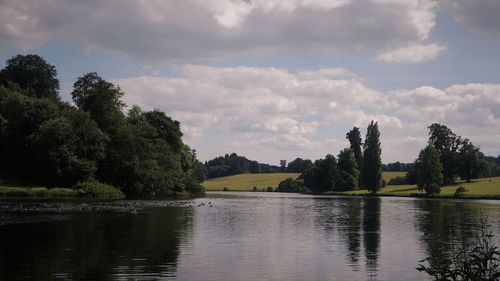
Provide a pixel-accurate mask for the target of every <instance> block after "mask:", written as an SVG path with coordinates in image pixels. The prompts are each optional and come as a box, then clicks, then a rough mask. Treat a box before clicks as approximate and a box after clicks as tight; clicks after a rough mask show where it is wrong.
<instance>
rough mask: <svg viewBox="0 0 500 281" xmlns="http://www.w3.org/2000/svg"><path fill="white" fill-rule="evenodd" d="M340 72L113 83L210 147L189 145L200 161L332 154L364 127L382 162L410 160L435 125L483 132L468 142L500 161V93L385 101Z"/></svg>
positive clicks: (472, 89)
mask: <svg viewBox="0 0 500 281" xmlns="http://www.w3.org/2000/svg"><path fill="white" fill-rule="evenodd" d="M337 72H338V71H333V72H332V71H331V69H318V70H314V71H309V72H308V71H299V72H290V71H287V70H284V69H276V68H257V67H220V68H219V67H207V66H196V65H187V66H180V67H179V68H178V73H177V75H176V76H175V77H162V76H140V77H133V78H127V79H115V80H113V82H114V83H117V84H119V85H120V86H121V87H122V89H123V90H124V91H125V93H126V95H125V101H126V102H127V103H128V104H139V105H141V106H143V107H145V108H146V109H153V108H158V109H160V110H163V111H165V112H167V114H170V115H172V116H173V117H174V118H176V119H178V120H179V121H181V124H182V126H183V127H182V128H183V131H184V133H185V134H186V135H187V137H188V138H191V139H192V138H198V139H200V140H202V139H203V140H206V142H207V143H211V144H212V146H210V147H203V144H201V147H196V149H197V150H198V151H199V152H200V153H201V155H206V154H203V153H207V152H206V151H212V150H213V143H216V144H217V145H220V146H222V147H233V148H234V147H236V148H241V149H244V147H247V148H248V147H252V148H253V149H256V148H259V149H270V148H272V149H273V150H275V151H285V150H286V151H290V150H292V151H294V153H296V154H297V155H315V156H318V157H321V156H324V155H325V154H326V153H333V154H336V153H338V150H340V149H341V148H342V147H347V146H348V143H347V141H345V133H346V132H347V131H348V130H349V129H350V128H352V126H358V127H360V128H362V129H364V128H365V127H366V125H367V124H368V123H369V121H371V120H376V121H378V122H379V125H380V130H381V134H382V142H383V144H384V141H385V140H387V144H384V151H383V155H384V161H396V160H399V161H412V160H413V159H414V158H415V156H416V155H417V153H418V150H419V149H420V148H421V147H420V146H421V144H422V143H425V141H423V140H425V139H426V137H427V126H429V125H430V124H432V123H435V122H439V123H443V124H445V125H447V126H449V127H450V128H452V129H453V130H454V131H455V132H456V133H457V134H459V135H462V136H464V137H469V136H478V135H481V134H483V137H482V138H477V139H473V138H471V137H469V138H470V139H471V140H472V141H473V142H476V144H478V145H480V146H482V147H483V148H484V149H485V152H486V153H491V154H495V153H498V150H496V151H495V150H494V147H493V146H492V145H491V142H492V140H495V141H497V142H498V141H500V139H498V132H497V131H498V128H500V110H499V108H500V85H498V84H464V85H452V86H450V87H448V88H446V89H438V88H434V87H419V88H416V89H410V90H398V91H392V92H387V93H382V92H379V91H376V90H373V89H371V88H369V87H367V86H366V85H365V84H364V83H363V81H362V80H361V79H359V78H353V77H356V76H355V75H349V76H350V77H349V78H345V77H344V76H345V75H344V72H343V71H341V72H339V73H340V74H341V75H339V76H337ZM332 73H333V75H332ZM346 73H348V72H346ZM221 136H224V137H223V138H222V137H221ZM332 140H334V141H333V142H332ZM342 140H344V141H342ZM197 143H200V141H197ZM341 143H343V145H341ZM218 150H220V149H218ZM266 151H267V150H266ZM268 154H269V153H268ZM263 155H264V157H266V155H265V153H264V152H263ZM273 155H275V154H273ZM269 157H272V156H269Z"/></svg>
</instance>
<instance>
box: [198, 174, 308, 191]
mask: <svg viewBox="0 0 500 281" xmlns="http://www.w3.org/2000/svg"><path fill="white" fill-rule="evenodd" d="M299 175H300V174H297V173H273V174H240V175H234V176H228V177H220V178H214V179H209V180H206V181H204V182H203V183H202V185H203V187H205V189H206V190H207V191H216V190H218V191H221V190H222V189H224V187H227V188H228V189H229V190H232V191H251V190H252V189H253V187H254V186H256V187H257V188H258V189H259V190H262V189H263V188H267V187H268V186H271V187H272V188H273V189H275V188H276V187H277V186H278V184H279V183H280V182H281V181H282V180H285V179H287V178H293V179H295V178H297V177H298V176H299Z"/></svg>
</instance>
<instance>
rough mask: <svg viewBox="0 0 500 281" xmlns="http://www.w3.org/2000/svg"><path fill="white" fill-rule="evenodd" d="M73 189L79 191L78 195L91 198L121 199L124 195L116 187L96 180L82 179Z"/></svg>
mask: <svg viewBox="0 0 500 281" xmlns="http://www.w3.org/2000/svg"><path fill="white" fill-rule="evenodd" d="M73 189H74V190H76V191H78V192H80V195H81V196H82V197H85V198H93V199H123V198H125V195H124V194H123V192H122V191H121V190H119V189H117V188H116V187H114V186H112V185H109V184H104V183H99V182H96V181H84V182H80V183H77V184H75V185H74V186H73Z"/></svg>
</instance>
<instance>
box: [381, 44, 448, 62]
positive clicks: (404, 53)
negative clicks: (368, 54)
mask: <svg viewBox="0 0 500 281" xmlns="http://www.w3.org/2000/svg"><path fill="white" fill-rule="evenodd" d="M444 50H446V47H444V46H441V45H438V44H428V45H422V44H413V45H410V46H407V47H403V48H398V49H393V50H389V51H387V52H383V53H381V54H379V55H378V56H377V60H380V61H385V62H412V63H416V62H423V61H428V60H432V59H435V58H436V57H437V56H438V55H439V54H440V53H442V52H443V51H444Z"/></svg>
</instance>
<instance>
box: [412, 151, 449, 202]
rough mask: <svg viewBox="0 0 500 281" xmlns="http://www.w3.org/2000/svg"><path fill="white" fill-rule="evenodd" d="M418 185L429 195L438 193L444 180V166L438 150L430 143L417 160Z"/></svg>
mask: <svg viewBox="0 0 500 281" xmlns="http://www.w3.org/2000/svg"><path fill="white" fill-rule="evenodd" d="M415 169H416V176H417V186H418V187H419V189H424V190H425V192H426V193H427V194H429V195H433V194H437V193H439V191H440V186H441V185H442V182H443V174H442V171H443V166H442V164H441V161H440V155H439V152H438V150H437V149H436V148H435V147H434V146H432V145H428V146H427V147H426V148H424V149H422V150H421V151H420V154H419V155H418V158H417V160H416V161H415Z"/></svg>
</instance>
